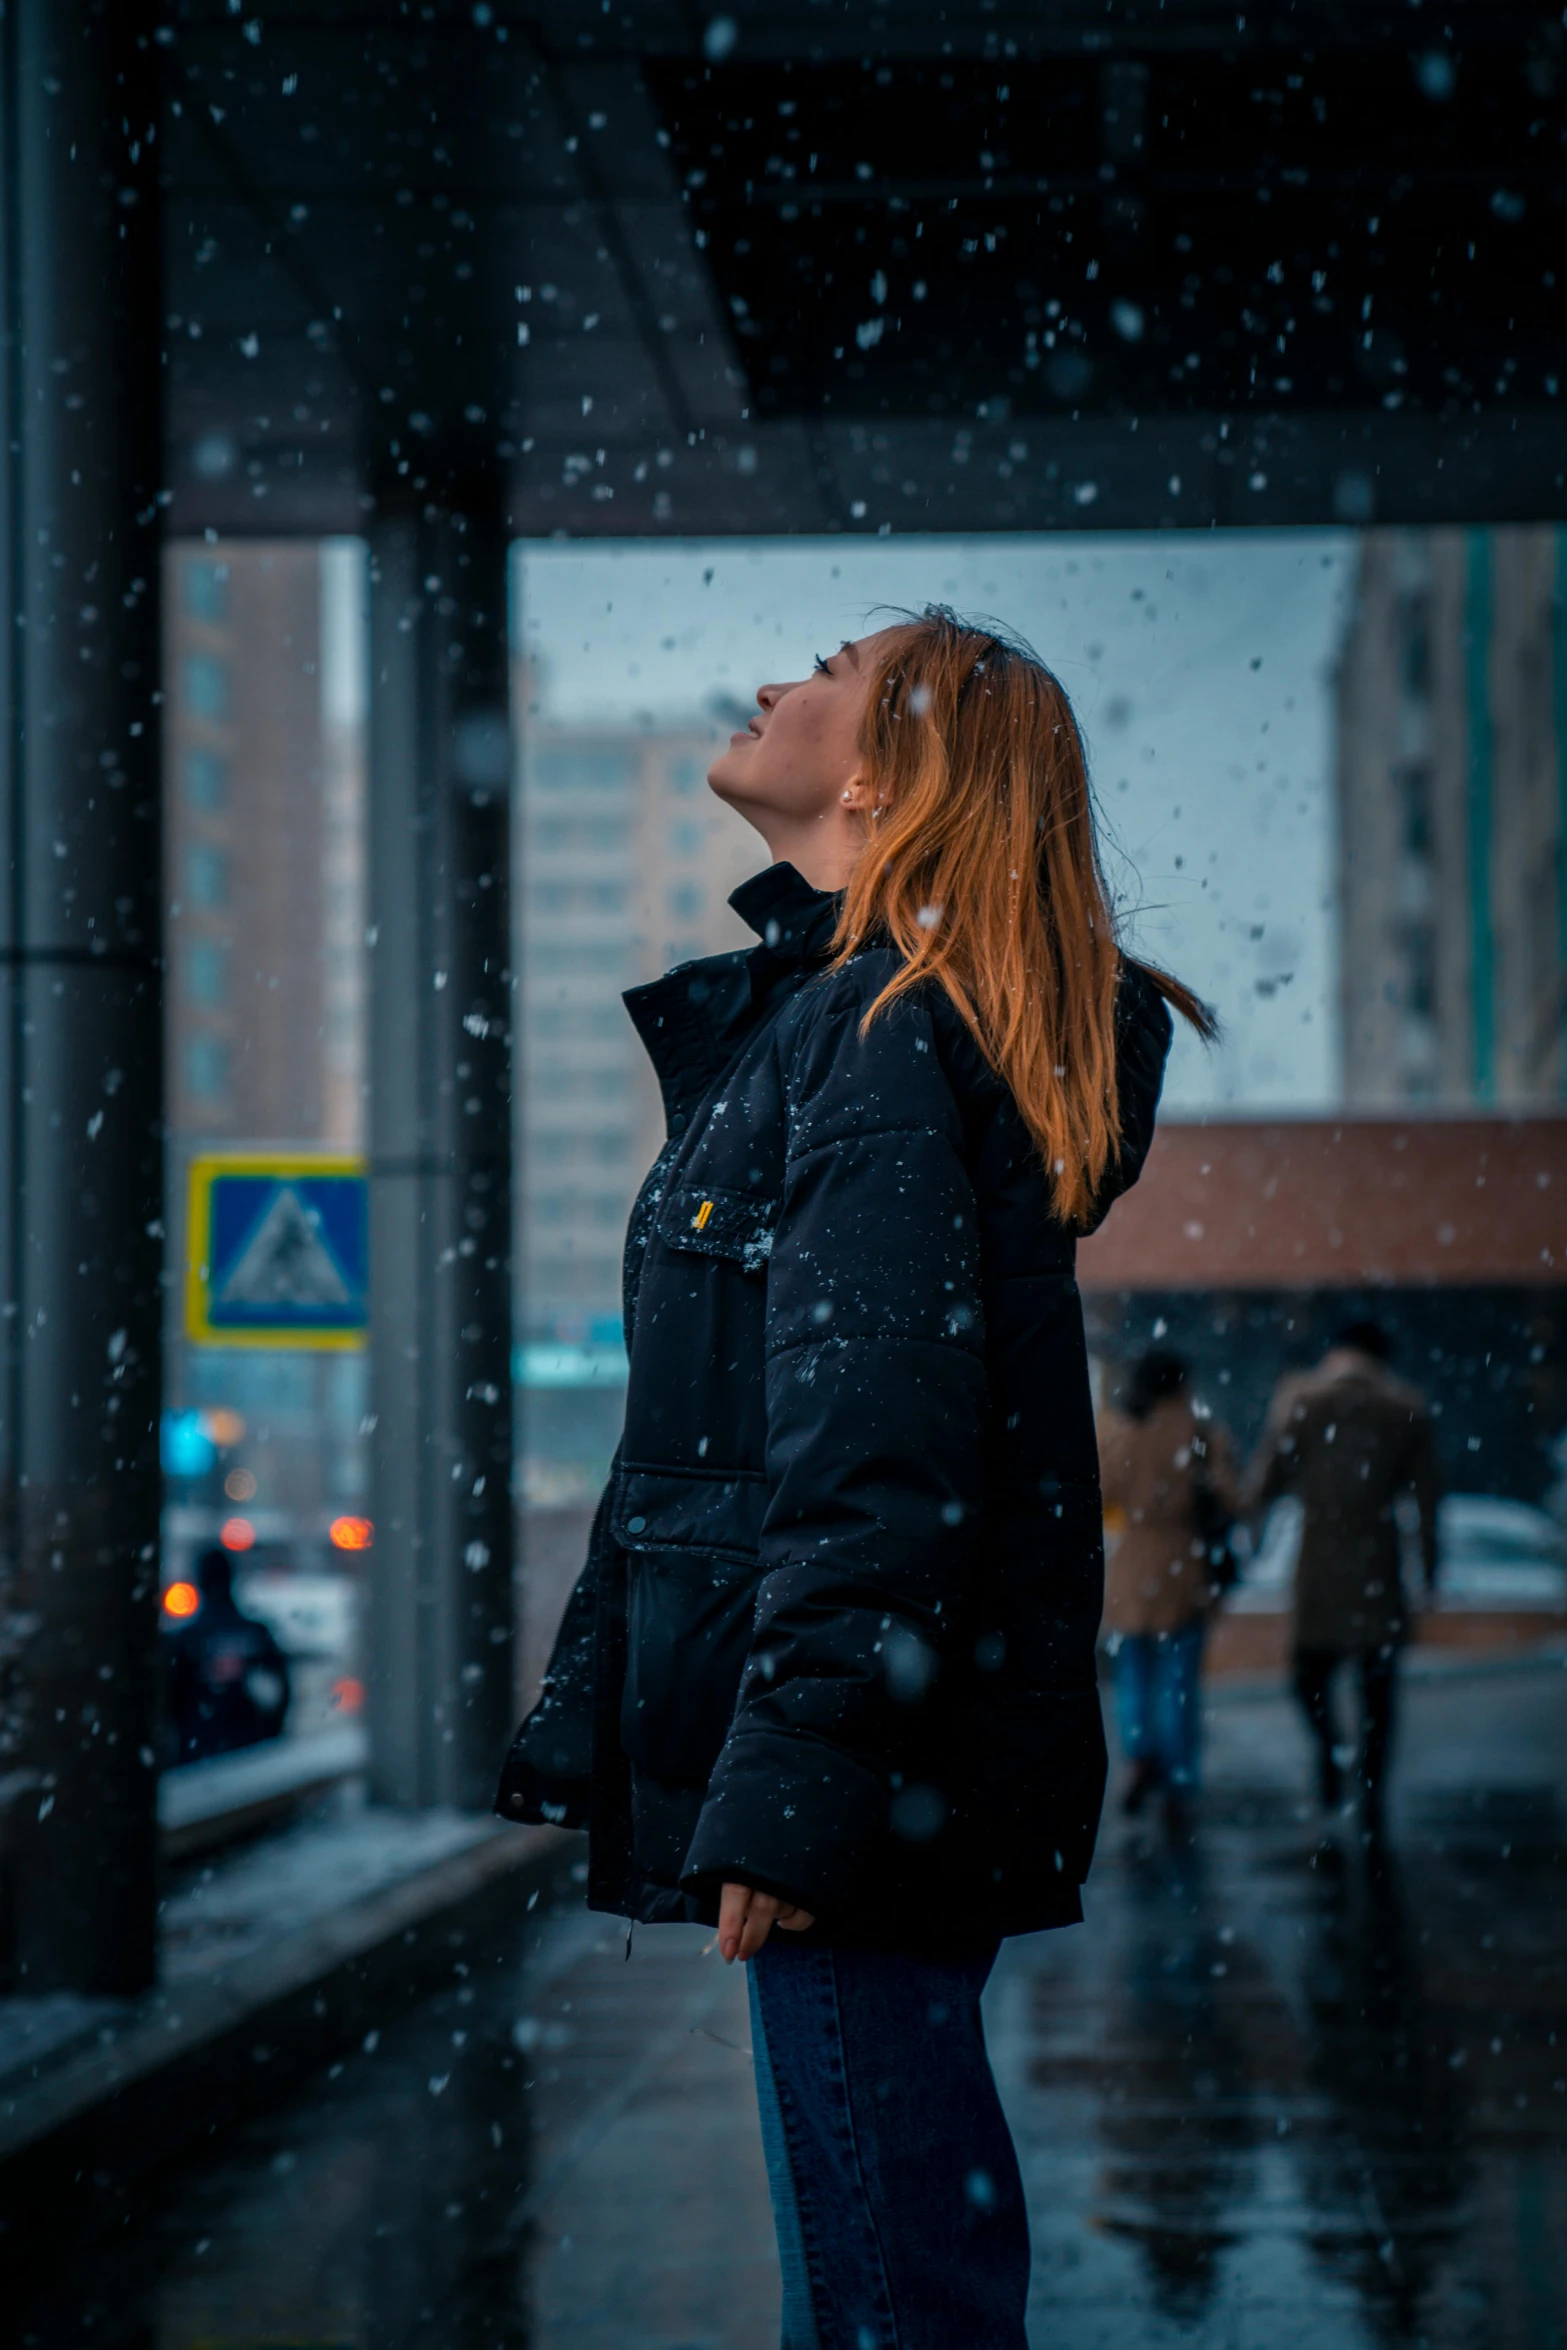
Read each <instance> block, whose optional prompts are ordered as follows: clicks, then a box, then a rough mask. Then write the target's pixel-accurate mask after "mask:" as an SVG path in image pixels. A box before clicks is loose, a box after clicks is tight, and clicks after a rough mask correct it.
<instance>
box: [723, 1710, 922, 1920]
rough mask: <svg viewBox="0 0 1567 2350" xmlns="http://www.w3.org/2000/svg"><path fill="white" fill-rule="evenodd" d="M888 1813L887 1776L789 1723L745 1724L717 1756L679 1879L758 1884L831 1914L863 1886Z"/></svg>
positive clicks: (850, 1901)
mask: <svg viewBox="0 0 1567 2350" xmlns="http://www.w3.org/2000/svg"><path fill="white" fill-rule="evenodd" d="M886 1817H887V1790H886V1787H885V1786H884V1784H883V1782H882V1780H881V1778H880V1776H879V1775H878V1774H876V1773H874V1772H872V1771H869V1770H867V1769H866V1768H865V1767H864V1765H863V1764H861V1763H858V1762H856V1761H855V1760H854V1759H853V1757H852V1756H850V1755H848V1754H845V1753H844V1752H843V1750H842V1749H841V1748H839V1747H833V1746H828V1745H825V1744H823V1743H822V1742H821V1741H820V1740H818V1739H815V1738H800V1737H791V1736H790V1735H789V1734H788V1733H787V1732H785V1731H775V1730H747V1731H741V1732H739V1733H738V1734H737V1735H735V1736H734V1737H732V1738H731V1739H730V1741H729V1744H728V1745H727V1746H726V1747H725V1749H724V1752H723V1753H722V1755H721V1756H720V1757H719V1761H718V1768H717V1769H716V1770H715V1771H714V1773H713V1777H712V1781H711V1785H710V1787H709V1791H708V1796H707V1801H706V1802H705V1803H704V1804H703V1806H702V1813H701V1817H700V1818H699V1819H698V1821H697V1825H696V1834H695V1835H694V1836H693V1837H692V1839H691V1849H690V1851H689V1852H688V1853H687V1854H686V1864H685V1867H684V1869H683V1870H682V1871H681V1876H680V1884H681V1889H682V1891H684V1892H687V1893H701V1892H703V1891H704V1890H706V1889H708V1888H710V1887H713V1886H717V1885H723V1884H739V1885H752V1886H755V1887H757V1888H758V1889H759V1890H760V1891H762V1892H764V1893H773V1894H776V1895H777V1896H778V1897H779V1898H780V1899H787V1900H789V1901H794V1902H797V1903H798V1904H799V1906H800V1907H801V1908H802V1909H808V1910H809V1911H810V1912H811V1913H812V1915H813V1916H814V1917H818V1918H821V1917H826V1918H831V1917H832V1916H834V1915H835V1914H838V1913H841V1912H843V1911H845V1910H848V1909H850V1908H852V1906H853V1904H854V1899H855V1895H856V1893H857V1892H860V1891H863V1886H864V1868H865V1860H866V1856H867V1854H868V1852H869V1849H870V1846H871V1844H872V1842H873V1840H874V1839H875V1837H876V1835H877V1833H878V1831H879V1830H880V1829H881V1828H882V1827H883V1826H884V1824H885V1821H886Z"/></svg>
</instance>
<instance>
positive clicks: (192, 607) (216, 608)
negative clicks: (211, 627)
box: [184, 562, 229, 620]
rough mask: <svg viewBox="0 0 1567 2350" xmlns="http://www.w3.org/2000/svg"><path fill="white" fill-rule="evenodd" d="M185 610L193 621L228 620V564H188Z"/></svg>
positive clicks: (186, 567) (186, 569) (185, 569)
mask: <svg viewBox="0 0 1567 2350" xmlns="http://www.w3.org/2000/svg"><path fill="white" fill-rule="evenodd" d="M184 571H185V609H186V611H187V612H188V613H189V614H190V616H191V618H192V619H193V620H227V618H228V616H229V567H228V565H227V564H226V563H200V562H187V563H186V564H185V566H184Z"/></svg>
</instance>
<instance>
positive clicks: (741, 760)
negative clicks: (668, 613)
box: [707, 636, 877, 841]
mask: <svg viewBox="0 0 1567 2350" xmlns="http://www.w3.org/2000/svg"><path fill="white" fill-rule="evenodd" d="M876 645H877V639H876V637H874V636H869V637H861V638H860V639H859V640H858V641H857V642H856V643H854V644H844V645H841V646H840V647H839V649H838V651H837V652H836V653H832V654H829V655H827V656H825V657H824V656H823V655H821V654H818V655H817V659H816V664H815V667H814V668H813V670H812V672H811V674H810V676H809V677H802V678H800V679H798V680H797V681H796V682H795V683H793V684H790V685H764V686H758V688H757V693H756V701H757V710H756V716H755V717H754V718H753V719H752V720H751V722H750V725H749V726H748V727H747V728H746V730H745V732H744V733H743V734H732V735H731V736H730V737H729V745H728V748H727V749H726V750H723V751H720V753H719V755H718V757H717V758H716V759H715V760H714V761H713V764H712V766H711V767H710V768H709V769H708V771H707V780H708V783H709V785H710V786H711V788H712V790H713V791H714V792H716V793H717V795H718V797H719V799H721V800H725V801H727V802H728V804H729V806H730V807H731V808H733V809H735V810H736V811H737V813H738V814H740V815H742V816H744V817H745V818H747V820H748V821H749V822H750V823H752V824H754V825H755V826H756V828H757V830H758V831H759V832H760V833H762V834H763V836H764V837H765V838H766V839H768V840H769V841H772V840H773V838H774V835H775V834H778V833H784V832H792V831H794V829H795V828H796V827H800V826H808V825H811V824H814V823H817V822H820V821H824V820H825V821H827V822H829V823H832V822H834V821H835V820H836V818H837V817H842V816H844V815H846V814H848V813H850V812H851V811H852V810H853V809H854V808H855V807H856V805H857V803H858V801H859V800H860V799H861V797H862V796H863V794H862V783H861V777H862V760H861V753H860V720H861V718H862V716H863V714H864V710H865V696H866V693H867V691H868V689H869V685H870V678H871V672H872V669H873V667H874V664H875V648H876ZM845 792H847V793H849V795H850V798H849V800H848V802H845V800H844V793H845ZM835 812H836V813H835Z"/></svg>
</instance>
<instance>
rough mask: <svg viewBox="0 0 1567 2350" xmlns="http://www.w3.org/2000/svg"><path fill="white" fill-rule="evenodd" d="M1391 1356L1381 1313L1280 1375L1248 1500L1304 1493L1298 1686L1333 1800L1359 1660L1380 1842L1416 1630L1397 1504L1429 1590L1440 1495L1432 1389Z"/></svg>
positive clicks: (1371, 1819) (1359, 1774) (1366, 1795)
mask: <svg viewBox="0 0 1567 2350" xmlns="http://www.w3.org/2000/svg"><path fill="white" fill-rule="evenodd" d="M1388 1352H1389V1349H1388V1342H1387V1338H1386V1336H1385V1334H1384V1333H1383V1331H1382V1330H1381V1329H1380V1328H1379V1327H1378V1325H1377V1324H1376V1323H1375V1322H1355V1323H1351V1324H1350V1325H1349V1326H1348V1327H1347V1328H1345V1329H1344V1330H1342V1331H1340V1333H1339V1335H1338V1337H1337V1338H1335V1340H1334V1342H1333V1344H1332V1346H1330V1347H1329V1349H1328V1351H1327V1353H1326V1354H1325V1355H1324V1356H1323V1358H1322V1360H1321V1362H1320V1363H1319V1364H1318V1365H1317V1367H1316V1369H1315V1370H1312V1371H1305V1372H1299V1373H1295V1374H1292V1375H1291V1376H1288V1377H1286V1378H1284V1379H1281V1380H1280V1381H1279V1384H1278V1387H1277V1388H1276V1389H1275V1391H1274V1396H1273V1401H1272V1403H1271V1405H1270V1406H1269V1409H1268V1418H1267V1425H1266V1427H1265V1428H1264V1430H1263V1435H1262V1442H1261V1445H1260V1447H1259V1449H1258V1452H1257V1457H1256V1459H1255V1460H1254V1461H1253V1463H1252V1467H1251V1472H1250V1475H1249V1476H1248V1478H1247V1483H1246V1492H1245V1496H1244V1499H1245V1502H1246V1505H1247V1508H1248V1509H1260V1508H1262V1507H1263V1506H1265V1504H1267V1503H1268V1502H1270V1501H1274V1500H1276V1499H1277V1498H1278V1497H1279V1496H1280V1495H1281V1494H1285V1493H1293V1494H1295V1495H1297V1496H1298V1497H1299V1500H1300V1502H1301V1505H1302V1508H1303V1511H1304V1522H1303V1525H1302V1528H1301V1541H1300V1556H1299V1559H1298V1561H1297V1563H1296V1568H1295V1640H1294V1651H1295V1653H1294V1680H1295V1694H1296V1696H1297V1697H1298V1698H1299V1700H1300V1703H1301V1706H1302V1708H1303V1709H1304V1712H1305V1715H1306V1720H1307V1723H1308V1725H1309V1727H1310V1729H1311V1733H1312V1736H1313V1738H1314V1739H1315V1741H1316V1746H1317V1784H1318V1790H1319V1793H1320V1795H1321V1798H1322V1802H1323V1804H1324V1806H1325V1807H1326V1808H1328V1809H1329V1810H1333V1809H1336V1808H1337V1805H1338V1803H1339V1799H1340V1795H1341V1792H1342V1780H1341V1774H1340V1770H1339V1761H1338V1748H1339V1739H1338V1730H1337V1725H1336V1723H1335V1719H1334V1711H1333V1705H1332V1699H1331V1684H1332V1680H1333V1675H1334V1673H1335V1672H1336V1670H1337V1668H1338V1667H1339V1666H1340V1665H1341V1664H1343V1663H1345V1662H1348V1661H1352V1662H1353V1663H1354V1665H1355V1667H1356V1671H1357V1673H1358V1676H1359V1680H1360V1690H1361V1737H1360V1755H1359V1762H1358V1765H1357V1768H1356V1773H1355V1785H1356V1792H1357V1794H1358V1797H1359V1802H1360V1807H1361V1819H1362V1824H1363V1826H1364V1828H1365V1831H1366V1834H1367V1835H1368V1837H1371V1838H1376V1837H1379V1836H1380V1834H1381V1832H1382V1800H1383V1790H1384V1786H1385V1782H1386V1776H1387V1764H1388V1752H1389V1748H1390V1745H1391V1742H1392V1736H1393V1716H1394V1696H1395V1680H1396V1674H1397V1665H1398V1652H1399V1649H1400V1648H1401V1647H1402V1645H1403V1643H1404V1640H1405V1638H1406V1637H1407V1634H1408V1630H1409V1606H1408V1602H1407V1600H1406V1597H1405V1593H1404V1585H1403V1577H1402V1574H1401V1571H1400V1565H1401V1552H1402V1547H1403V1546H1402V1540H1401V1536H1400V1529H1399V1524H1398V1518H1397V1505H1398V1502H1399V1500H1400V1499H1401V1497H1402V1496H1403V1495H1405V1494H1411V1495H1413V1497H1414V1500H1415V1503H1416V1506H1417V1508H1418V1511H1419V1516H1420V1548H1421V1555H1422V1559H1423V1562H1424V1567H1425V1581H1426V1586H1427V1588H1428V1589H1430V1588H1431V1587H1433V1586H1434V1584H1435V1582H1436V1567H1437V1554H1436V1505H1437V1500H1438V1497H1439V1494H1440V1491H1441V1473H1440V1470H1439V1468H1438V1465H1437V1457H1436V1446H1435V1442H1434V1440H1433V1437H1432V1430H1431V1415H1430V1412H1429V1411H1428V1409H1427V1407H1426V1401H1425V1398H1424V1396H1422V1395H1421V1393H1420V1392H1419V1390H1418V1389H1417V1388H1414V1387H1410V1386H1408V1385H1406V1384H1405V1382H1404V1381H1403V1380H1401V1379H1397V1378H1395V1377H1394V1375H1393V1373H1392V1372H1391V1370H1390V1369H1389V1368H1388Z"/></svg>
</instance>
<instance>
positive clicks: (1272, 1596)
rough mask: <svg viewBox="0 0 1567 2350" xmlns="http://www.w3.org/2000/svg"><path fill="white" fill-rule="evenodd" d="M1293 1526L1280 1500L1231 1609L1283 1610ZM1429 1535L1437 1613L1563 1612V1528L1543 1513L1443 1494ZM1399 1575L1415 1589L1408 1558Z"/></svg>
mask: <svg viewBox="0 0 1567 2350" xmlns="http://www.w3.org/2000/svg"><path fill="white" fill-rule="evenodd" d="M1300 1527H1301V1513H1300V1503H1299V1502H1298V1501H1297V1500H1296V1498H1295V1496H1294V1495H1293V1494H1290V1495H1287V1496H1286V1498H1285V1499H1284V1500H1283V1501H1280V1502H1278V1503H1276V1504H1275V1505H1274V1507H1273V1509H1272V1510H1271V1511H1270V1512H1269V1514H1268V1518H1267V1521H1266V1523H1265V1525H1264V1526H1263V1528H1262V1531H1261V1534H1260V1535H1259V1537H1258V1539H1257V1541H1256V1543H1255V1545H1254V1547H1253V1551H1252V1555H1251V1557H1250V1559H1249V1560H1248V1561H1247V1563H1246V1567H1245V1572H1244V1576H1243V1579H1242V1583H1241V1587H1240V1589H1239V1591H1238V1592H1236V1593H1235V1595H1234V1597H1233V1598H1232V1600H1231V1602H1230V1604H1231V1606H1234V1607H1240V1608H1242V1609H1256V1610H1259V1611H1266V1610H1269V1609H1273V1608H1281V1607H1286V1606H1287V1605H1288V1604H1289V1593H1290V1586H1291V1583H1292V1581H1293V1579H1294V1574H1295V1559H1296V1554H1297V1553H1298V1551H1299V1549H1300ZM1436 1530H1437V1586H1436V1587H1437V1601H1438V1604H1439V1605H1440V1606H1442V1607H1451V1608H1519V1609H1527V1610H1530V1611H1533V1610H1535V1609H1539V1610H1541V1611H1542V1612H1545V1613H1553V1612H1558V1611H1564V1612H1567V1528H1564V1527H1563V1525H1562V1523H1561V1521H1560V1520H1559V1519H1557V1518H1555V1517H1553V1516H1552V1515H1551V1514H1550V1512H1549V1511H1547V1510H1543V1509H1536V1508H1535V1506H1534V1505H1533V1503H1532V1502H1526V1501H1509V1500H1506V1499H1505V1498H1504V1497H1503V1496H1502V1495H1500V1494H1491V1493H1448V1494H1444V1495H1443V1497H1442V1500H1441V1501H1440V1503H1439V1504H1438V1505H1437V1520H1436ZM1412 1531H1413V1530H1412V1529H1411V1532H1412ZM1411 1547H1412V1545H1411ZM1405 1573H1406V1575H1407V1576H1409V1577H1410V1580H1411V1583H1412V1585H1413V1584H1416V1583H1418V1575H1417V1574H1416V1573H1415V1572H1414V1571H1413V1562H1412V1561H1411V1560H1410V1559H1409V1558H1407V1557H1406V1560H1405Z"/></svg>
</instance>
